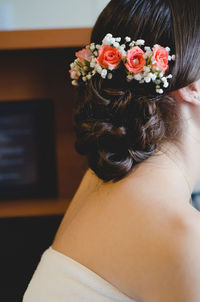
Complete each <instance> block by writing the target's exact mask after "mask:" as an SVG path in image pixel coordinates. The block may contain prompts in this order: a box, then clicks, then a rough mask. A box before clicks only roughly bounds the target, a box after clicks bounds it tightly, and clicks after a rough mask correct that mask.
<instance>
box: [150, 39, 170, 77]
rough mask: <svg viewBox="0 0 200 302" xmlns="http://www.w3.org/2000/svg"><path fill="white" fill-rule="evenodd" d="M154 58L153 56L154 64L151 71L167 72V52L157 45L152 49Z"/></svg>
mask: <svg viewBox="0 0 200 302" xmlns="http://www.w3.org/2000/svg"><path fill="white" fill-rule="evenodd" d="M153 53H154V56H153V61H155V63H154V64H153V69H154V70H156V68H158V69H159V71H164V72H165V71H167V70H168V68H169V66H168V56H169V54H168V52H167V50H166V49H165V48H164V47H162V46H160V45H158V46H157V47H156V48H154V51H153Z"/></svg>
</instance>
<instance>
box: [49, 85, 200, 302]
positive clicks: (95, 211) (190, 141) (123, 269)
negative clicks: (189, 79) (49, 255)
mask: <svg viewBox="0 0 200 302" xmlns="http://www.w3.org/2000/svg"><path fill="white" fill-rule="evenodd" d="M172 95H173V97H175V98H176V100H177V102H178V106H179V107H180V113H181V123H182V129H183V134H182V137H181V138H180V140H179V143H177V144H176V145H175V144H172V143H170V142H168V143H165V144H164V145H162V146H161V147H160V149H159V150H158V152H157V153H156V155H155V156H151V157H150V158H148V159H147V160H145V161H143V162H142V163H140V164H138V165H137V166H136V167H135V169H134V170H133V171H132V173H131V174H130V175H129V176H127V177H126V178H124V179H122V180H120V181H118V182H117V183H112V182H109V183H103V181H102V180H100V179H99V178H98V177H97V176H96V175H95V174H94V172H93V171H92V170H91V169H88V170H87V171H86V173H85V175H84V177H83V179H82V181H81V183H80V185H79V187H78V189H77V191H76V194H75V195H74V197H73V199H72V201H71V203H70V206H69V208H68V210H67V211H66V213H65V216H64V218H63V220H62V223H61V225H60V227H59V229H58V231H57V234H56V236H55V238H54V241H53V243H52V247H53V248H54V249H55V250H57V251H59V252H60V253H63V254H65V255H67V256H69V257H71V258H73V259H74V260H76V261H78V262H80V263H81V264H83V265H85V266H86V267H88V268H89V269H90V270H92V271H94V272H95V273H97V274H98V275H99V276H101V277H102V278H104V279H105V280H107V281H108V282H109V283H111V284H112V285H114V286H115V287H117V288H118V289H119V290H120V291H121V292H123V293H124V294H126V295H128V296H130V297H132V298H133V299H136V300H138V301H144V302H151V301H152V302H154V301H155V302H158V301H159V302H161V301H162V302H165V300H164V298H159V290H160V292H161V290H162V291H163V293H164V292H165V290H166V293H165V294H164V296H162V294H161V295H160V297H165V298H166V301H167V302H169V301H170V302H175V301H176V302H179V301H181V300H179V298H180V292H183V295H185V296H186V294H185V293H184V289H180V291H179V292H178V289H177V288H178V286H177V284H182V283H181V282H182V281H181V279H180V278H181V276H182V275H181V274H180V273H179V271H178V269H177V267H178V264H177V262H176V261H175V260H174V259H175V258H176V257H175V258H174V255H175V254H176V251H179V249H182V247H183V246H184V247H185V241H186V240H185V239H184V238H186V237H187V238H193V234H194V233H195V232H196V234H198V235H197V237H198V236H199V237H198V238H199V239H200V235H199V234H200V213H199V212H198V211H197V210H196V209H195V208H193V207H192V205H191V204H190V202H189V201H190V197H191V192H190V190H193V189H194V187H195V185H196V184H197V183H198V182H199V181H200V101H197V99H196V97H197V96H199V95H200V81H197V82H195V83H193V84H192V85H189V86H187V87H185V88H181V89H179V90H177V91H175V92H173V93H172ZM174 161H176V164H175V162H174ZM187 181H188V183H189V186H188V183H187ZM189 187H190V188H189ZM195 230H196V231H195ZM186 234H187V236H186ZM195 236H196V235H195ZM197 237H194V238H197ZM188 242H190V240H188ZM191 242H192V244H193V241H191ZM191 242H190V243H191ZM194 242H196V241H195V240H194ZM193 245H194V244H193ZM188 248H190V249H191V246H190V247H189V243H188ZM183 250H184V249H183ZM199 252H200V249H199ZM178 255H179V253H178V252H177V259H180V262H181V259H183V258H181V257H178ZM191 258H192V257H191ZM175 263H176V264H175ZM192 265H193V264H192V263H190V264H188V267H186V268H185V269H186V270H188V272H189V268H191V267H192V268H193V266H192ZM196 267H197V266H196ZM197 269H199V270H198V272H200V264H199V267H198V268H197ZM193 271H194V269H193ZM199 275H200V274H199ZM173 276H174V277H173ZM164 278H165V285H164V286H163V288H162V286H160V285H158V283H157V281H159V280H163V279H164ZM173 278H174V282H171V283H170V280H171V279H173ZM159 282H160V281H159ZM188 282H190V283H191V280H190V281H188ZM166 284H169V288H170V290H168V287H167V285H166ZM159 288H160V289H159ZM187 289H188V288H187ZM170 291H171V293H172V294H173V296H170V293H169V292H170ZM176 291H177V298H174V297H176ZM193 291H195V282H194V284H193ZM155 293H158V294H157V296H156V295H155ZM168 293H169V294H168ZM187 293H188V290H187ZM190 294H191V293H190ZM167 295H169V296H168V297H167ZM190 297H191V296H190V295H189V294H188V298H190ZM182 301H184V302H185V301H186V300H182ZM187 301H189V300H187ZM190 301H192V302H193V301H195V302H196V301H197V300H195V299H194V300H190Z"/></svg>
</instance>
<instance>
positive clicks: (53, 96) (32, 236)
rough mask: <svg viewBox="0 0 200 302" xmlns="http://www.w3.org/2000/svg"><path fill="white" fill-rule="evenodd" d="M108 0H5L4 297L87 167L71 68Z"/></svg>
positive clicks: (16, 296) (32, 263)
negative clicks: (77, 137)
mask: <svg viewBox="0 0 200 302" xmlns="http://www.w3.org/2000/svg"><path fill="white" fill-rule="evenodd" d="M108 2H109V1H108V0H73V1H69V0H58V1H50V0H48V1H47V0H35V1H30V0H4V1H2V0H0V235H1V249H0V267H1V271H0V300H1V301H4V302H19V301H21V300H22V296H23V294H24V292H25V289H26V287H27V285H28V283H29V281H30V279H31V277H32V275H33V272H34V270H35V268H36V266H37V264H38V262H39V260H40V256H41V254H42V252H43V251H44V250H45V249H46V248H48V247H49V245H50V244H51V243H52V240H53V237H54V235H55V233H56V230H57V228H58V226H59V224H60V222H61V219H62V217H63V215H64V213H65V211H66V209H67V207H68V206H69V203H70V200H71V198H72V197H73V194H74V192H75V191H76V189H77V187H78V185H79V183H80V180H81V178H82V176H83V174H84V173H85V171H86V169H87V164H86V162H85V159H84V158H83V157H81V156H79V155H78V154H76V152H75V150H74V133H73V125H72V108H73V100H74V90H73V87H72V85H71V80H70V78H69V73H68V69H69V64H70V63H71V62H72V61H73V60H74V53H75V51H77V50H79V49H80V48H81V47H83V46H85V45H86V44H87V43H88V42H89V41H90V33H91V28H92V26H93V25H94V22H95V20H96V18H97V16H98V15H99V13H100V12H101V10H102V9H103V8H104V7H105V5H106V4H107V3H108ZM199 196H200V186H197V187H196V188H195V190H194V192H193V194H192V202H193V205H194V207H195V208H197V209H198V210H200V197H199Z"/></svg>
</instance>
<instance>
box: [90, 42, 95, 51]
mask: <svg viewBox="0 0 200 302" xmlns="http://www.w3.org/2000/svg"><path fill="white" fill-rule="evenodd" d="M90 50H92V51H93V50H95V44H94V43H91V44H90Z"/></svg>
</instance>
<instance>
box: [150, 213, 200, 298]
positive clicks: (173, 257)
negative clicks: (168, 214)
mask: <svg viewBox="0 0 200 302" xmlns="http://www.w3.org/2000/svg"><path fill="white" fill-rule="evenodd" d="M188 213H190V214H189V215H188V217H186V216H184V217H182V221H181V228H180V229H176V231H175V232H174V233H173V234H172V238H173V244H172V242H170V241H169V240H168V239H166V246H165V247H164V246H163V248H162V247H161V254H162V253H164V254H165V256H164V257H163V256H161V257H160V256H158V262H157V266H156V267H155V269H154V271H153V267H151V270H152V271H153V282H152V284H151V287H150V288H149V291H148V292H146V293H147V296H146V301H149V302H160V301H162V302H169V301H174V302H175V301H176V302H179V301H180V302H188V301H190V302H198V301H199V297H200V286H199V284H200V218H199V216H200V214H197V212H196V213H195V212H194V213H192V212H190V211H189V212H188ZM179 219H180V217H179ZM166 238H167V236H166ZM161 254H160V255H161Z"/></svg>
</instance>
